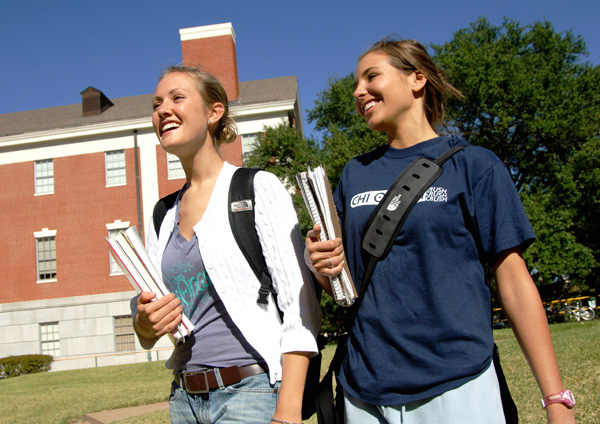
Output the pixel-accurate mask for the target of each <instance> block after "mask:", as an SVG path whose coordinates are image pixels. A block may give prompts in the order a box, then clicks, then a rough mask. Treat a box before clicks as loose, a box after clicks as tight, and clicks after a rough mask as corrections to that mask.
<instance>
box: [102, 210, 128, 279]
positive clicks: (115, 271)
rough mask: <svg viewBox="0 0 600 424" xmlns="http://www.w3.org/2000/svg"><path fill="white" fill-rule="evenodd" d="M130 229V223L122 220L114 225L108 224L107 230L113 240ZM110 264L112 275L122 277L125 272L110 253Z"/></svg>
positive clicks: (118, 220)
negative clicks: (120, 232)
mask: <svg viewBox="0 0 600 424" xmlns="http://www.w3.org/2000/svg"><path fill="white" fill-rule="evenodd" d="M128 227H129V221H127V222H122V221H121V220H120V219H117V220H116V221H115V222H113V223H112V224H106V229H107V230H108V237H109V238H112V237H114V236H116V235H117V234H119V231H121V230H126V229H127V228H128ZM108 261H109V262H108V263H109V265H110V275H122V274H123V271H121V267H120V266H119V264H118V263H117V261H115V259H114V258H113V256H112V255H111V254H110V251H109V252H108Z"/></svg>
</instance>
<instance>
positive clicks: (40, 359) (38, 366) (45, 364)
mask: <svg viewBox="0 0 600 424" xmlns="http://www.w3.org/2000/svg"><path fill="white" fill-rule="evenodd" d="M52 361H53V358H52V356H50V355H20V356H8V357H6V358H0V378H9V377H17V376H19V375H22V374H34V373H37V372H46V371H49V370H50V364H51V363H52Z"/></svg>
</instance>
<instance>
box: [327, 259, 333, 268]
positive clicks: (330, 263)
mask: <svg viewBox="0 0 600 424" xmlns="http://www.w3.org/2000/svg"><path fill="white" fill-rule="evenodd" d="M328 259H329V268H333V263H332V262H331V258H328Z"/></svg>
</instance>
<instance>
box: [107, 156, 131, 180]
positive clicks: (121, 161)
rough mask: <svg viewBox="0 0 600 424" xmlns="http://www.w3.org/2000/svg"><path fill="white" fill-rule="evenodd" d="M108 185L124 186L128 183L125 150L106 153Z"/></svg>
mask: <svg viewBox="0 0 600 424" xmlns="http://www.w3.org/2000/svg"><path fill="white" fill-rule="evenodd" d="M105 162H106V185H123V184H125V183H126V181H127V180H126V172H125V150H115V151H112V152H106V153H105Z"/></svg>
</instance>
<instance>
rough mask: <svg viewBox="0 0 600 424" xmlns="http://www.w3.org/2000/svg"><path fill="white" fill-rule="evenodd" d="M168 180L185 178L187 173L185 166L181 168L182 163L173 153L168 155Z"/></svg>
mask: <svg viewBox="0 0 600 424" xmlns="http://www.w3.org/2000/svg"><path fill="white" fill-rule="evenodd" d="M165 153H167V152H165ZM167 178H168V179H169V180H178V179H181V178H185V172H184V171H183V166H181V161H180V160H179V158H178V157H177V156H175V155H173V154H171V153H167Z"/></svg>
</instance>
